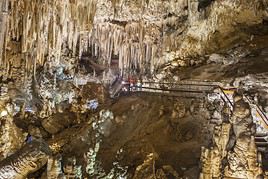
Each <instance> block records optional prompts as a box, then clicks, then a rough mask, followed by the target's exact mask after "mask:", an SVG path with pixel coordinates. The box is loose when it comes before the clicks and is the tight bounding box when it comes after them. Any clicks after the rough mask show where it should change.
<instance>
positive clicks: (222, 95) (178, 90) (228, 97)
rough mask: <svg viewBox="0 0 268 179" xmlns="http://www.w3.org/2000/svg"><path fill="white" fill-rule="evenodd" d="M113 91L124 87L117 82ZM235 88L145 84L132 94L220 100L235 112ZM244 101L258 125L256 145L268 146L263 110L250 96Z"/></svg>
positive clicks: (267, 122) (188, 83)
mask: <svg viewBox="0 0 268 179" xmlns="http://www.w3.org/2000/svg"><path fill="white" fill-rule="evenodd" d="M115 86H116V88H115V89H114V90H113V93H112V94H113V96H117V95H120V92H122V91H121V89H122V87H123V86H124V85H122V84H121V83H120V82H117V85H115ZM236 90H237V89H236V88H233V87H224V85H223V84H222V83H219V82H208V81H188V80H187V81H180V82H178V83H157V82H149V81H145V82H143V85H142V87H137V86H134V87H133V88H132V89H130V93H151V94H152V93H154V94H157V95H162V96H174V97H186V98H215V97H216V98H218V99H220V100H222V101H223V102H224V103H226V104H228V106H229V107H230V109H231V111H232V110H233V107H234V103H233V98H232V96H233V93H234V92H235V91H236ZM244 100H245V101H246V102H248V103H249V105H250V107H251V113H252V117H253V121H254V122H255V124H256V125H257V133H256V137H255V139H256V144H257V146H260V147H263V146H266V147H267V146H268V118H267V116H266V114H265V113H264V112H263V110H262V109H261V108H260V106H258V105H257V104H255V103H254V101H252V100H251V99H250V98H249V97H248V96H246V95H244Z"/></svg>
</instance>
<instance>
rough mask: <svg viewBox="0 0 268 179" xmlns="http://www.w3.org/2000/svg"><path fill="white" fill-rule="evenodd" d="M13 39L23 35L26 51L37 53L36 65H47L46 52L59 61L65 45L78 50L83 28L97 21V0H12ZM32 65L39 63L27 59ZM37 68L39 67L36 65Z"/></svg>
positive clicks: (10, 22)
mask: <svg viewBox="0 0 268 179" xmlns="http://www.w3.org/2000/svg"><path fill="white" fill-rule="evenodd" d="M10 1H11V12H10V16H9V39H7V40H8V42H10V41H12V40H17V41H18V40H19V39H20V38H21V51H22V53H34V54H35V55H34V56H33V58H36V65H37V66H38V65H43V64H44V61H45V59H44V58H45V56H46V55H47V56H48V57H49V58H54V61H53V63H55V64H58V63H59V59H60V56H61V50H62V49H61V48H62V45H63V44H64V43H66V42H67V44H68V46H67V47H68V48H69V49H70V50H72V51H73V54H74V55H75V54H76V49H77V43H78V38H79V34H80V32H81V31H87V30H90V27H91V26H92V25H91V24H92V23H93V19H94V15H95V11H96V3H97V1H96V0H77V1H67V0H63V1H54V0H47V1H43V2H41V3H40V1H38V0H10ZM28 65H35V64H31V63H28V62H27V66H28ZM34 68H36V67H34Z"/></svg>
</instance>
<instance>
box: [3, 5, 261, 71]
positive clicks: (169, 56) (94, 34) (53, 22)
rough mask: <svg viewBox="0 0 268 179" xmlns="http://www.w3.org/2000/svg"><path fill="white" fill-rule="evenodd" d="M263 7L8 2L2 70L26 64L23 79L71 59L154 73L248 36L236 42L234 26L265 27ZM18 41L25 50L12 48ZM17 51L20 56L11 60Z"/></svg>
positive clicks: (238, 35) (238, 34) (122, 69)
mask: <svg viewBox="0 0 268 179" xmlns="http://www.w3.org/2000/svg"><path fill="white" fill-rule="evenodd" d="M264 4H265V3H264V1H250V0H247V1H241V2H240V1H239V0H227V1H214V2H212V3H211V4H207V5H206V6H202V7H201V5H200V4H199V2H198V1H196V0H182V1H176V0H171V1H163V0H156V1H152V0H135V1H130V0H113V1H110V0H99V1H97V0H89V1H86V0H73V1H67V0H63V1H52V0H49V1H44V2H39V1H36V0H34V1H29V0H10V15H9V18H8V20H7V22H4V21H3V22H2V23H4V24H6V26H4V27H7V32H6V33H5V31H4V30H3V33H4V34H5V35H6V38H5V40H6V43H5V45H6V48H5V50H4V52H5V53H4V54H5V55H4V56H3V57H4V58H3V59H2V60H1V64H2V65H3V66H5V67H6V70H8V69H9V68H12V66H11V65H10V64H11V62H12V61H14V58H21V59H22V60H23V63H24V68H25V69H26V71H28V72H29V71H30V72H33V73H34V74H35V71H36V69H37V68H38V67H39V66H43V65H44V63H45V62H49V63H50V66H55V65H58V64H59V63H60V59H61V57H62V56H63V55H66V54H67V53H68V54H69V55H70V56H81V55H82V54H84V53H87V54H90V55H91V56H92V58H97V59H98V61H99V62H100V63H102V64H106V65H107V66H109V65H110V64H111V61H112V60H113V59H117V60H118V61H119V67H120V70H121V72H123V71H131V70H132V71H135V70H136V71H139V72H142V73H149V72H152V71H154V70H156V69H157V68H158V67H159V66H160V65H161V64H165V63H167V62H171V61H178V60H179V58H183V59H184V58H186V57H195V56H199V55H204V54H206V53H210V52H213V51H215V50H217V49H218V48H222V47H225V46H228V45H230V44H231V43H232V42H233V41H235V40H237V38H240V37H241V36H246V35H245V34H243V33H242V34H240V33H236V36H235V37H234V36H232V34H233V33H235V32H239V31H237V29H236V26H237V24H243V25H245V26H252V25H256V24H260V23H261V22H262V19H263V18H264V17H265V16H266V14H265V6H264ZM2 16H3V17H4V15H2ZM1 30H2V29H1ZM1 33H2V31H1ZM218 39H221V41H219V42H218V43H215V42H217V41H218ZM3 40H4V39H3V38H2V39H1V38H0V41H2V42H3ZM15 41H17V42H19V44H20V45H19V46H18V47H16V48H13V47H14V46H13V45H14V42H15ZM2 44H4V43H2ZM0 45H1V43H0ZM1 46H2V45H1ZM16 49H17V51H18V53H20V54H21V55H20V56H17V57H14V55H12V54H13V52H15V51H16ZM66 49H67V50H66ZM173 63H174V62H173ZM176 64H180V63H176Z"/></svg>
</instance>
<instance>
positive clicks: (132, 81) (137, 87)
mask: <svg viewBox="0 0 268 179" xmlns="http://www.w3.org/2000/svg"><path fill="white" fill-rule="evenodd" d="M121 84H122V85H123V88H122V91H124V92H129V91H141V90H142V81H141V79H139V80H137V79H136V78H135V77H129V78H127V79H124V80H122V82H121Z"/></svg>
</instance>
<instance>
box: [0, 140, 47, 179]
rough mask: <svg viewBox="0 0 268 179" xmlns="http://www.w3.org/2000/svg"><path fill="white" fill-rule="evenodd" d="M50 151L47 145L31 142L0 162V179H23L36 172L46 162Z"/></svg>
mask: <svg viewBox="0 0 268 179" xmlns="http://www.w3.org/2000/svg"><path fill="white" fill-rule="evenodd" d="M49 154H50V149H49V147H48V145H47V144H45V143H43V142H39V141H33V142H32V143H30V144H26V145H25V146H24V147H23V148H21V149H20V150H19V151H18V152H16V153H15V154H13V155H12V156H10V157H9V158H7V159H5V160H2V161H1V162H0V178H3V179H9V178H14V179H23V178H26V177H27V175H28V174H29V173H31V172H34V171H37V170H38V169H40V168H41V167H42V166H44V165H45V164H46V162H47V160H48V156H49Z"/></svg>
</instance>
